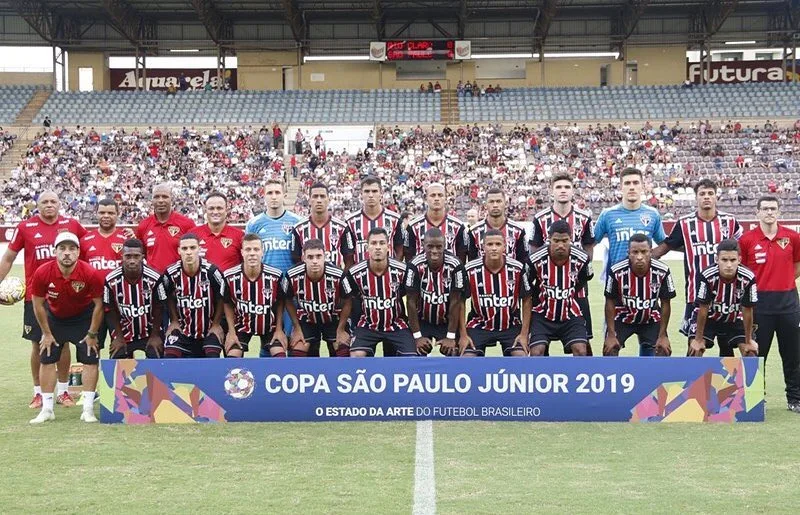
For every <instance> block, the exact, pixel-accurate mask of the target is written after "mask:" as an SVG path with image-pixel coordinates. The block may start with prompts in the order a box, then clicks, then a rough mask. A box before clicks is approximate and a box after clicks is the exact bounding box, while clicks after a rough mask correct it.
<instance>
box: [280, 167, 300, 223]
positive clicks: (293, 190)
mask: <svg viewBox="0 0 800 515" xmlns="http://www.w3.org/2000/svg"><path fill="white" fill-rule="evenodd" d="M290 159H291V154H286V156H285V157H284V159H283V166H284V169H285V170H287V171H288V172H289V173H288V174H287V176H288V178H289V180H288V181H287V183H286V199H285V200H284V201H283V205H284V207H285V208H286V209H288V210H289V211H294V203H295V200H297V193H298V192H299V191H300V179H295V178H293V177H292V167H291V166H290V164H289V162H290V161H289V160H290Z"/></svg>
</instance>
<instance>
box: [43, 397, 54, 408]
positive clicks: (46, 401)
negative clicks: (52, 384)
mask: <svg viewBox="0 0 800 515" xmlns="http://www.w3.org/2000/svg"><path fill="white" fill-rule="evenodd" d="M42 409H43V410H47V411H53V394H52V393H43V394H42Z"/></svg>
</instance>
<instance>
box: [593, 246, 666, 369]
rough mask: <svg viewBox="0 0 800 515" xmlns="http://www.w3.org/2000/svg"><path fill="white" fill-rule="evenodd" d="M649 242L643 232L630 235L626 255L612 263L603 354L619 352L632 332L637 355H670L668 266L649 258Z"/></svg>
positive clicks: (650, 252) (608, 285) (650, 253)
mask: <svg viewBox="0 0 800 515" xmlns="http://www.w3.org/2000/svg"><path fill="white" fill-rule="evenodd" d="M652 247H653V246H652V243H651V242H650V238H648V237H647V236H645V235H644V234H634V235H633V236H631V241H630V244H629V245H628V259H626V260H625V261H620V262H619V263H617V264H616V265H614V266H612V267H611V273H610V274H609V275H608V277H607V278H606V288H605V297H606V308H605V318H606V328H607V329H606V341H605V345H604V346H603V356H619V350H620V348H621V347H624V346H625V342H626V341H627V340H628V338H630V337H631V336H633V335H634V334H635V335H636V336H637V337H638V338H639V355H640V356H670V355H671V354H672V346H671V345H670V341H669V336H668V335H667V327H668V326H669V318H670V314H671V312H672V309H671V305H670V300H671V299H673V298H675V295H676V293H675V283H674V281H673V280H672V274H671V273H670V270H669V266H668V265H666V264H665V263H663V262H661V261H659V260H657V259H653V258H652Z"/></svg>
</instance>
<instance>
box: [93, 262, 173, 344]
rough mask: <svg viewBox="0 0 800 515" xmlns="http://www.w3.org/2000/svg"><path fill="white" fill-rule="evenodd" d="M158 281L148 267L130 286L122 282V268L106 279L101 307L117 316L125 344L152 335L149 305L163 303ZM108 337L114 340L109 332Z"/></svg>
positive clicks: (164, 296)
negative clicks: (113, 311) (117, 314)
mask: <svg viewBox="0 0 800 515" xmlns="http://www.w3.org/2000/svg"><path fill="white" fill-rule="evenodd" d="M160 278H161V275H160V274H159V273H158V272H156V271H155V269H153V268H150V267H149V266H148V265H142V276H141V277H140V278H139V280H138V281H136V282H134V283H132V282H130V281H128V280H127V279H126V278H125V274H124V272H123V270H122V267H118V268H115V269H114V270H112V271H111V272H109V274H108V275H107V276H106V280H105V284H104V286H103V304H105V306H106V308H109V309H116V311H117V312H118V313H119V323H120V327H121V328H122V337H123V338H125V342H126V343H131V342H134V341H136V340H142V339H145V338H149V337H150V333H151V332H152V331H153V320H152V316H151V314H152V310H153V302H164V301H166V300H167V293H166V290H165V289H164V285H163V284H162V283H161V281H160ZM158 323H159V324H160V323H161V322H160V321H158ZM111 333H112V334H111V335H112V337H116V336H117V335H116V334H115V333H114V331H113V329H112V331H111Z"/></svg>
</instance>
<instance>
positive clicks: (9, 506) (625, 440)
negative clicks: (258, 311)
mask: <svg viewBox="0 0 800 515" xmlns="http://www.w3.org/2000/svg"><path fill="white" fill-rule="evenodd" d="M673 271H674V272H675V277H676V279H678V282H679V283H681V284H680V285H679V288H680V291H682V288H683V286H682V282H683V280H682V277H683V274H682V272H681V268H680V263H675V264H674V265H673ZM13 273H14V274H17V275H21V274H22V270H21V267H16V268H15V270H14V272H13ZM592 289H593V291H592V299H593V303H594V308H595V310H594V312H593V313H595V334H599V331H600V326H601V319H600V316H601V315H600V314H601V313H602V310H601V302H602V298H601V291H600V290H601V288H600V284H599V281H594V282H593V284H592ZM681 298H682V295H679V299H681ZM674 311H680V310H678V309H675V310H674ZM21 318H22V305H21V304H18V305H16V306H14V307H11V308H2V318H0V332H2V333H3V334H4V335H6V336H5V339H4V340H5V341H4V344H5V345H4V349H5V350H4V352H2V353H0V391H2V392H3V397H2V400H0V448H1V449H2V457H3V458H2V463H3V465H4V466H5V469H6V470H5V471H4V473H3V474H2V477H1V478H0V513H29V512H34V511H35V512H45V513H46V512H49V511H53V512H55V511H58V512H59V513H76V512H82V513H87V512H99V511H101V510H102V511H111V510H113V511H120V512H131V513H189V512H192V513H233V512H245V511H248V510H250V509H253V510H254V511H255V510H258V511H261V512H265V513H283V512H289V511H295V512H297V513H304V514H305V513H371V514H375V513H409V512H412V510H413V506H414V503H413V497H414V477H415V443H416V434H417V433H416V431H417V429H416V423H414V422H409V423H306V424H244V423H242V424H225V425H191V426H178V425H175V426H150V427H135V426H130V427H126V426H105V425H100V424H96V425H86V424H83V423H81V422H79V421H78V416H79V415H80V408H79V407H76V408H70V409H64V408H61V407H57V408H56V416H57V417H58V418H57V420H56V421H55V422H52V423H48V424H44V425H43V426H39V427H30V426H29V425H28V420H29V419H30V418H32V417H33V416H34V415H35V413H34V412H33V410H29V409H28V408H27V403H28V401H29V400H30V397H31V388H30V376H29V367H28V356H29V352H30V350H29V349H30V347H29V345H28V344H26V343H23V342H22V341H21V339H20V338H19V334H20V332H21ZM674 322H675V323H674V324H673V327H674V328H675V330H674V331H673V332H672V337H673V339H672V342H673V349H674V351H675V353H676V354H680V353H682V352H683V350H684V349H685V342H684V340H683V338H682V337H679V335H678V333H677V328H678V325H679V324H678V321H674ZM595 342H596V343H595V346H596V347H597V345H599V341H597V340H595ZM631 343H635V342H633V341H630V342H629V346H628V349H627V350H626V351H625V352H624V353H625V354H626V355H627V354H634V353H635V352H636V345H635V344H631ZM553 350H554V351H555V353H556V354H558V355H560V353H561V351H560V350H559V347H558V345H554V346H553ZM712 354H716V351H712ZM73 356H74V353H73ZM551 359H570V358H561V357H556V358H551ZM597 359H601V358H597ZM767 399H768V412H767V422H766V423H764V424H740V425H701V424H663V425H659V424H652V425H647V424H643V425H634V424H587V423H575V424H547V423H538V424H530V423H488V422H436V423H434V424H433V444H434V469H435V485H436V510H437V511H438V512H439V513H492V514H495V513H527V512H533V511H537V512H570V513H589V512H592V513H597V512H602V513H605V512H616V513H626V512H627V513H631V512H638V513H670V514H672V513H680V512H693V513H698V512H702V513H718V512H723V511H724V512H729V513H731V512H735V513H745V512H748V513H752V512H754V511H755V512H773V513H775V512H786V513H789V512H796V510H797V506H796V502H797V501H796V499H795V497H794V495H796V494H797V492H798V486H799V485H800V449H798V448H797V445H796V442H797V434H798V428H800V417H798V415H796V414H793V413H790V412H788V411H787V410H786V402H785V397H784V393H783V379H782V375H781V371H780V359H779V357H778V355H777V349H776V350H775V355H774V356H773V357H772V358H770V362H769V363H768V365H767ZM792 506H795V508H792Z"/></svg>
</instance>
